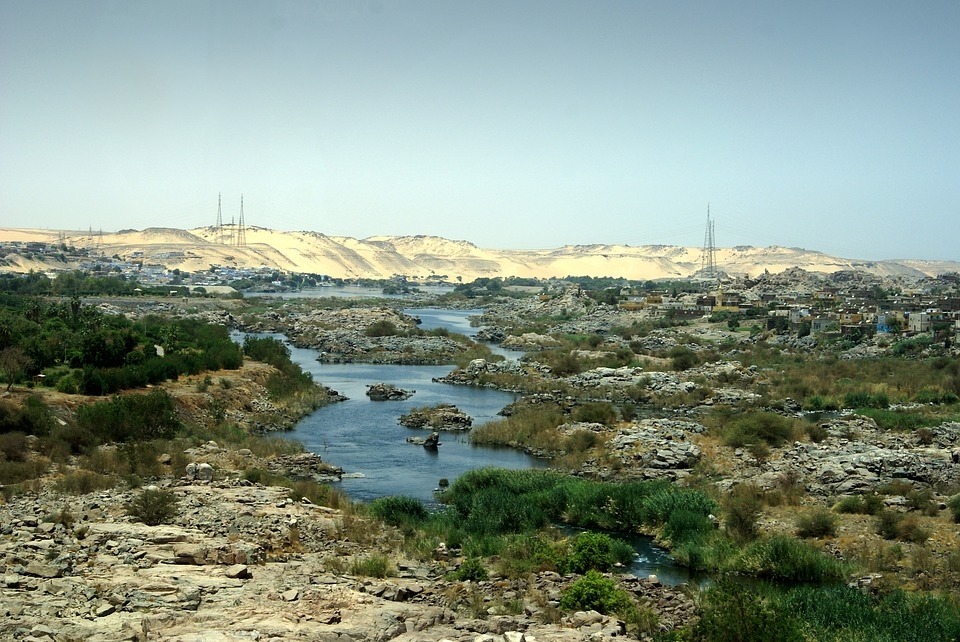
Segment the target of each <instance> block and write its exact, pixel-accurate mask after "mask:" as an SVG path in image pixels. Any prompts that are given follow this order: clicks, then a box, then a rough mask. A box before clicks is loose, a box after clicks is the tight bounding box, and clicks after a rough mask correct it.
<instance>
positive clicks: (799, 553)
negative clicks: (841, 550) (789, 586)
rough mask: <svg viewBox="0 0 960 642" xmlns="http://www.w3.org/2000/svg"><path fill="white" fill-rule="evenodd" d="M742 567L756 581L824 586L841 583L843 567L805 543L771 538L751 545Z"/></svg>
mask: <svg viewBox="0 0 960 642" xmlns="http://www.w3.org/2000/svg"><path fill="white" fill-rule="evenodd" d="M741 565H742V567H743V568H744V569H745V570H747V571H749V572H750V573H751V574H753V575H756V576H757V577H763V578H770V579H776V580H786V581H789V582H827V581H836V580H839V579H842V578H843V576H844V571H845V569H844V567H843V565H842V564H841V563H840V562H838V561H837V560H836V559H834V558H832V557H830V556H827V555H824V554H823V553H822V552H821V551H820V549H818V548H816V547H815V546H812V545H811V544H808V543H807V542H804V541H801V540H798V539H794V538H792V537H787V536H784V535H774V536H772V537H769V538H766V539H762V540H758V541H756V542H754V543H753V544H751V545H750V546H749V547H747V549H746V550H745V551H744V553H743V558H742V560H741Z"/></svg>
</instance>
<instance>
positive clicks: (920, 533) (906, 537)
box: [897, 515, 930, 544]
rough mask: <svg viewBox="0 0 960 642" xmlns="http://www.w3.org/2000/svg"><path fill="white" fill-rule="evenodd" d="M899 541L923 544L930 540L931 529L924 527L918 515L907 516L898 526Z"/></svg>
mask: <svg viewBox="0 0 960 642" xmlns="http://www.w3.org/2000/svg"><path fill="white" fill-rule="evenodd" d="M897 539H899V540H900V541H902V542H913V543H914V544H923V543H924V542H926V541H927V540H928V539H930V529H928V528H926V527H924V526H923V525H922V524H921V523H920V518H919V517H917V516H916V515H907V516H905V517H904V518H903V519H901V520H900V521H899V523H898V524H897Z"/></svg>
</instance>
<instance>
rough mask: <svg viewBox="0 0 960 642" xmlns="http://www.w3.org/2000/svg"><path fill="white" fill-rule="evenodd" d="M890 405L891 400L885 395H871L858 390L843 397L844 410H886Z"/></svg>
mask: <svg viewBox="0 0 960 642" xmlns="http://www.w3.org/2000/svg"><path fill="white" fill-rule="evenodd" d="M889 405H890V399H889V398H888V397H887V395H886V394H884V393H882V392H881V393H878V394H870V393H869V392H864V391H862V390H858V391H855V392H848V393H847V394H846V395H844V397H843V407H844V408H880V409H883V408H886V407H888V406H889Z"/></svg>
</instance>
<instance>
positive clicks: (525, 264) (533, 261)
mask: <svg viewBox="0 0 960 642" xmlns="http://www.w3.org/2000/svg"><path fill="white" fill-rule="evenodd" d="M244 235H245V244H243V245H242V246H238V245H237V244H236V243H235V241H234V238H233V237H232V236H229V235H227V236H225V235H224V234H223V231H222V230H221V229H220V228H217V227H214V226H210V227H200V228H196V229H193V230H181V229H175V228H167V227H152V228H147V229H144V230H121V231H119V232H115V233H89V232H87V233H84V232H75V231H74V232H71V231H62V232H61V231H57V230H39V229H14V228H0V243H5V242H6V243H10V242H21V243H30V242H32V243H48V244H51V245H58V244H60V243H61V241H62V242H63V243H65V244H66V245H67V246H73V247H77V248H88V249H90V250H91V251H92V252H95V253H96V254H97V255H101V256H106V257H112V256H115V255H116V256H119V257H120V258H121V259H123V260H131V259H136V260H142V261H143V262H144V263H145V264H149V263H159V264H163V265H165V266H167V267H168V268H170V269H173V268H180V269H181V270H186V271H190V272H195V271H202V270H207V269H209V268H210V266H211V265H221V266H237V267H252V268H256V267H262V266H266V267H271V268H276V269H280V270H284V271H294V272H307V273H314V274H327V275H329V276H332V277H338V278H347V279H357V278H373V279H377V278H389V277H391V276H393V275H396V274H402V275H406V276H408V277H411V278H428V277H445V278H447V279H449V280H456V279H457V278H458V277H459V278H460V279H462V280H464V281H471V280H473V279H475V278H478V277H495V276H501V277H507V276H517V277H536V278H549V277H564V276H571V275H575V276H582V275H589V276H597V277H600V276H613V277H626V278H630V279H662V278H683V277H689V276H692V275H694V274H696V272H697V271H698V270H699V269H700V267H701V249H700V248H698V247H682V246H676V245H643V246H629V245H566V246H563V247H559V248H554V249H539V250H503V249H483V248H479V247H477V246H476V245H474V244H473V243H470V242H468V241H457V240H449V239H445V238H440V237H436V236H375V237H370V238H366V239H355V238H350V237H342V236H327V235H325V234H323V233H320V232H310V231H296V232H284V231H278V230H272V229H268V228H262V227H248V228H246V230H245V232H244ZM716 262H717V266H718V268H719V269H720V270H722V271H724V272H726V273H727V274H730V275H732V276H757V275H759V274H762V273H764V272H765V271H766V272H771V273H779V272H782V271H783V270H786V269H788V268H792V267H799V268H803V269H804V270H807V271H810V272H820V273H832V272H838V271H843V270H859V271H863V272H868V273H872V274H876V275H878V276H884V277H907V278H919V277H924V276H936V275H937V274H942V273H944V272H958V271H960V261H921V260H912V259H907V260H885V261H861V260H854V259H846V258H841V257H835V256H830V255H827V254H824V253H822V252H816V251H811V250H805V249H801V248H788V247H781V246H770V247H752V246H737V247H730V248H718V249H717V251H716ZM68 267H76V266H71V265H64V264H63V263H62V262H61V263H60V264H59V265H58V264H57V263H56V262H54V261H51V259H50V258H48V257H47V256H45V255H42V254H40V253H33V254H32V258H27V257H24V256H22V254H21V255H17V254H9V255H8V256H7V260H6V265H4V266H2V267H0V269H3V270H6V271H21V272H23V271H28V270H31V269H34V270H49V269H57V268H59V269H64V268H68Z"/></svg>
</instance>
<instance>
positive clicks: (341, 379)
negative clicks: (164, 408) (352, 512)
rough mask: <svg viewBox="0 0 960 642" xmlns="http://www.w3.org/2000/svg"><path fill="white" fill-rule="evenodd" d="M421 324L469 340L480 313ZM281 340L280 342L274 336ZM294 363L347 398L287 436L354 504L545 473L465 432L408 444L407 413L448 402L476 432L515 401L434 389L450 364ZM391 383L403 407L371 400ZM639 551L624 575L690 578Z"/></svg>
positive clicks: (636, 540)
mask: <svg viewBox="0 0 960 642" xmlns="http://www.w3.org/2000/svg"><path fill="white" fill-rule="evenodd" d="M405 312H407V313H408V314H411V315H414V316H417V317H419V318H420V319H421V321H422V323H421V325H420V327H421V328H423V329H425V330H430V329H433V328H436V327H446V328H448V329H449V330H451V331H453V332H459V333H461V334H467V335H468V336H473V335H474V334H475V333H476V328H472V327H471V326H470V323H469V319H468V317H470V316H472V315H475V314H479V313H480V312H481V311H480V310H433V309H417V310H406V311H405ZM278 338H281V339H282V337H280V336H278ZM290 351H291V357H292V358H293V360H294V361H295V362H296V363H298V364H299V365H300V367H302V368H303V369H304V370H306V371H308V372H310V373H312V374H313V377H314V380H316V381H317V382H319V383H322V384H323V385H325V386H329V387H330V388H333V389H334V390H336V391H338V392H339V393H340V394H343V395H346V396H347V397H349V400H348V401H344V402H340V403H336V404H331V405H329V406H325V407H323V408H320V409H319V410H317V411H315V412H314V413H312V414H311V415H309V416H308V417H306V418H304V419H302V420H301V421H300V422H299V423H298V424H297V426H296V428H295V430H293V431H292V432H289V433H285V435H286V436H289V437H290V438H292V439H296V440H298V441H300V442H302V443H303V444H304V446H305V447H306V449H307V450H309V451H311V452H315V453H317V454H319V455H320V456H321V457H322V458H323V460H324V461H326V462H328V463H331V464H334V465H336V466H340V467H341V468H343V469H344V471H345V472H346V473H347V474H346V475H345V476H344V478H343V479H342V481H341V482H340V484H339V486H338V487H339V488H340V489H341V490H343V491H344V492H345V493H347V494H348V495H349V496H350V497H351V498H353V499H355V500H360V501H365V502H369V501H372V500H374V499H377V498H379V497H384V496H387V495H407V496H410V497H416V498H419V499H421V500H423V501H424V502H426V503H428V504H429V503H432V502H433V501H434V490H435V489H437V488H438V486H439V483H440V480H441V479H447V480H448V481H450V482H451V483H452V482H453V480H454V479H456V478H457V477H458V476H459V475H461V474H463V473H465V472H466V471H468V470H472V469H474V468H480V467H483V466H497V467H501V468H516V469H526V468H543V467H546V462H544V461H543V460H538V459H536V458H533V457H530V456H528V455H525V454H524V453H522V452H519V451H517V450H514V449H509V448H493V447H486V446H473V445H471V444H470V442H469V433H468V432H463V433H458V432H441V433H440V434H441V439H440V442H441V446H440V447H439V449H438V450H437V451H430V450H427V449H425V448H423V447H422V446H416V445H413V444H409V443H407V442H406V437H408V436H412V435H416V436H426V435H428V434H429V433H430V431H429V430H412V429H410V428H406V427H404V426H401V425H400V424H399V423H397V420H398V419H399V418H400V416H401V415H402V414H404V413H406V412H408V411H409V410H410V409H411V408H415V407H420V406H432V405H435V404H437V403H452V404H454V405H456V406H457V407H458V408H459V409H460V410H462V411H464V412H466V413H467V414H468V415H470V416H471V417H472V418H473V425H474V427H476V426H478V425H482V424H483V423H486V422H488V421H491V420H495V419H497V418H498V415H497V413H498V412H499V411H500V410H501V409H502V408H503V407H504V406H506V405H507V404H509V403H511V402H512V401H514V400H515V399H516V397H515V395H513V394H511V393H506V392H502V391H499V390H493V389H490V388H471V387H467V386H452V385H448V384H441V383H434V382H433V381H432V379H433V378H434V377H441V376H443V375H445V374H447V373H449V372H450V370H451V367H450V366H395V365H379V364H362V363H345V364H330V363H320V362H319V361H317V351H316V350H308V349H303V348H296V347H293V346H290ZM380 382H383V383H390V384H393V385H395V386H397V387H399V388H403V389H405V390H415V391H416V392H415V394H414V395H413V396H412V397H410V398H409V399H406V400H403V401H370V399H369V398H368V397H367V396H366V390H367V386H368V385H370V384H374V383H380ZM630 541H631V543H632V544H633V545H634V548H635V549H636V551H637V558H636V560H635V562H634V564H633V565H632V566H631V567H630V568H629V569H628V570H629V572H631V573H634V574H635V575H638V576H646V575H649V574H656V575H657V576H658V577H659V578H660V580H661V581H663V582H665V583H667V584H679V583H681V582H687V581H690V580H691V576H690V573H689V572H688V571H687V570H686V569H683V568H680V567H677V566H676V565H675V564H674V563H673V561H672V560H671V559H670V556H669V554H668V553H667V552H666V551H664V550H663V549H661V548H659V547H657V546H654V545H653V544H652V541H651V540H650V538H645V537H631V538H630Z"/></svg>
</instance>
